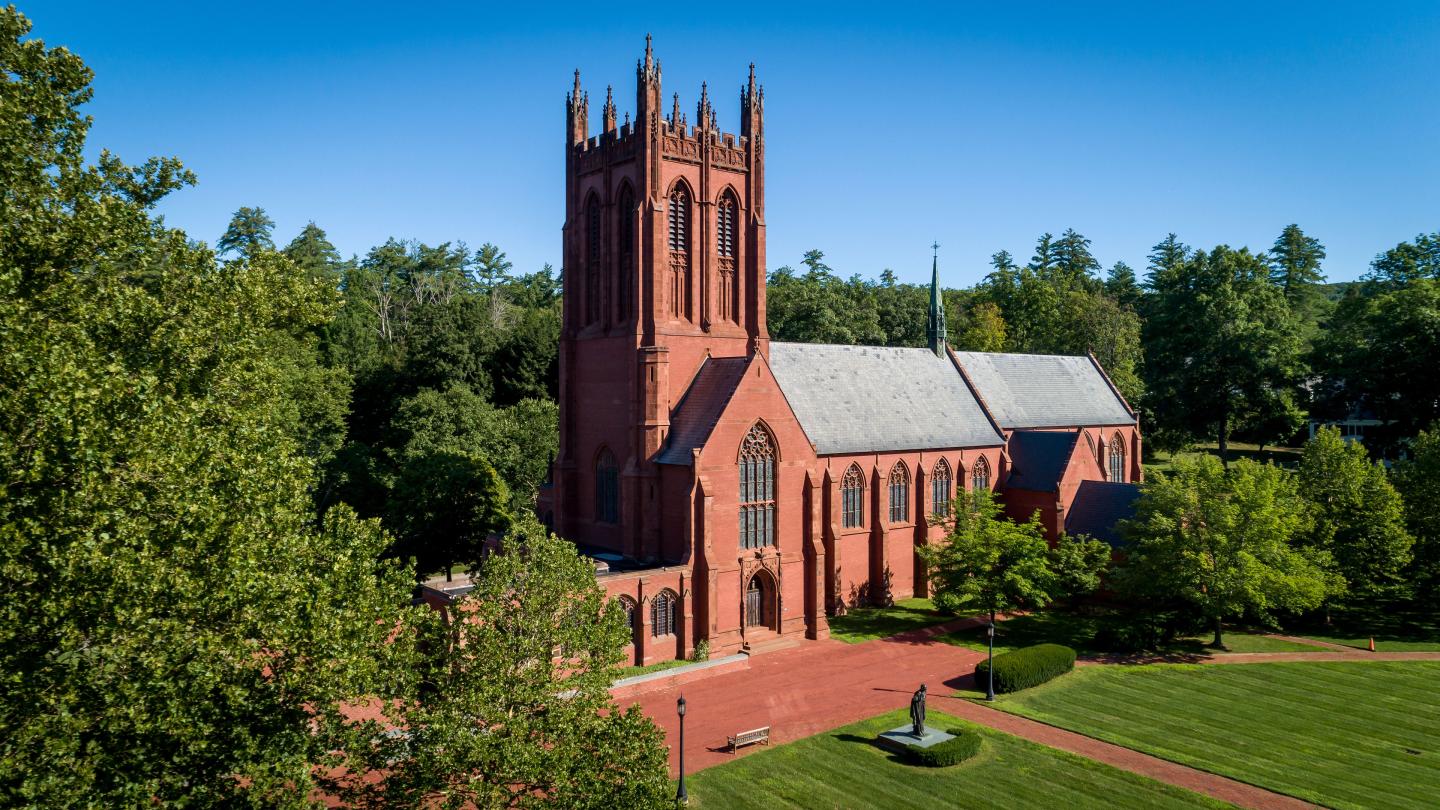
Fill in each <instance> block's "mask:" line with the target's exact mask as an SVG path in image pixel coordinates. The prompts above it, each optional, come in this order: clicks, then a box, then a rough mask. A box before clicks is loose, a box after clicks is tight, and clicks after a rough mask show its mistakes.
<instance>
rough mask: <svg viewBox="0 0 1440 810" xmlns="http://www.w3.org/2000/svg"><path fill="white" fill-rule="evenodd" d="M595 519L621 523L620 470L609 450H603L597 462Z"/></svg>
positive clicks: (602, 521) (603, 521)
mask: <svg viewBox="0 0 1440 810" xmlns="http://www.w3.org/2000/svg"><path fill="white" fill-rule="evenodd" d="M595 519H596V520H597V521H599V522H601V523H618V522H619V521H620V469H619V468H618V467H616V466H615V456H614V454H612V453H611V452H610V451H609V450H602V451H601V452H600V458H599V459H598V460H597V461H596V462H595Z"/></svg>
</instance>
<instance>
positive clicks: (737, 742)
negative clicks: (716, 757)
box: [725, 726, 770, 754]
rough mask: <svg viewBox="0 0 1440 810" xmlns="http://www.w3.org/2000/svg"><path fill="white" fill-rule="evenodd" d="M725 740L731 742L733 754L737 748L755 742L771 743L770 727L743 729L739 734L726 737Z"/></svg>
mask: <svg viewBox="0 0 1440 810" xmlns="http://www.w3.org/2000/svg"><path fill="white" fill-rule="evenodd" d="M725 740H726V741H727V742H729V743H730V753H732V754H733V753H735V749H737V748H740V747H742V746H746V745H754V744H755V743H764V744H765V745H769V744H770V727H769V726H765V727H764V728H752V729H750V730H749V731H742V732H740V733H739V734H735V735H733V736H730V737H726V738H725Z"/></svg>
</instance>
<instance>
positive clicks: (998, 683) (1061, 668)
mask: <svg viewBox="0 0 1440 810" xmlns="http://www.w3.org/2000/svg"><path fill="white" fill-rule="evenodd" d="M989 663H990V662H989V661H981V662H980V663H979V664H977V665H976V666H975V685H976V686H978V687H980V688H981V689H984V688H985V682H986V679H987V678H988V677H989V670H990V667H989ZM1074 668H1075V651H1074V650H1072V649H1070V648H1069V647H1064V646H1061V645H1059V644H1036V645H1035V646H1033V647H1022V648H1020V649H1018V650H1012V651H1011V652H1008V653H1001V654H1000V655H997V656H995V691H996V692H1018V691H1020V690H1021V689H1029V688H1030V687H1032V686H1039V685H1040V684H1042V683H1045V682H1046V681H1048V680H1050V679H1051V678H1055V677H1058V676H1060V675H1064V674H1065V673H1067V672H1069V671H1070V670H1072V669H1074Z"/></svg>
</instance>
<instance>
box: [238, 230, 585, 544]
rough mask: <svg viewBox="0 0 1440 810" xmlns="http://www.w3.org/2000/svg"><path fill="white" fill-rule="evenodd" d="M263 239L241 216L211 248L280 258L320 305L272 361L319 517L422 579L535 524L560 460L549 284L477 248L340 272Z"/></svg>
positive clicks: (371, 255)
mask: <svg viewBox="0 0 1440 810" xmlns="http://www.w3.org/2000/svg"><path fill="white" fill-rule="evenodd" d="M273 231H274V223H273V222H272V221H271V220H270V218H269V217H268V216H267V215H266V213H265V211H264V209H262V208H249V207H247V208H241V209H240V210H239V211H237V212H236V213H235V216H234V217H233V218H232V220H231V222H230V225H229V227H228V228H227V229H226V231H225V233H224V234H223V235H222V236H221V237H220V239H219V240H218V241H217V242H216V247H217V249H218V250H219V251H221V255H222V256H224V257H228V258H229V261H231V262H232V263H237V264H241V265H244V264H247V263H253V262H256V261H259V260H262V259H263V258H264V257H266V256H268V255H277V254H278V255H279V256H283V257H286V258H288V259H290V260H291V261H293V262H294V263H295V264H296V265H297V267H298V268H299V269H300V270H301V271H302V272H303V274H304V276H305V277H306V278H307V279H308V280H309V281H310V282H312V283H313V284H315V285H316V286H318V287H319V288H320V289H321V290H323V291H324V293H325V294H326V295H327V296H329V297H330V298H331V299H332V300H331V301H330V304H331V306H332V311H331V317H330V318H329V319H328V320H327V321H326V322H325V323H323V324H321V325H319V326H317V327H314V328H309V329H305V330H303V331H298V332H292V333H287V334H285V335H284V337H283V338H277V340H278V341H279V342H280V343H281V344H282V345H277V346H276V350H275V355H276V357H277V358H279V359H282V360H284V361H285V362H286V363H287V367H288V368H289V370H290V372H291V373H290V375H289V384H290V387H289V391H288V396H287V397H286V402H287V406H288V407H289V408H290V409H291V410H292V412H293V414H292V415H293V424H294V427H295V431H296V439H297V442H298V444H299V446H300V447H301V448H302V449H303V450H304V452H305V453H306V454H307V455H308V456H309V457H310V458H311V459H312V460H313V462H314V463H315V465H316V467H317V469H318V470H319V471H320V477H319V482H318V485H317V487H316V492H315V501H316V509H317V511H318V512H321V513H323V512H324V511H325V510H326V509H328V508H329V507H331V506H333V505H335V504H338V503H345V504H349V505H350V506H351V507H353V508H354V509H355V510H356V511H357V512H359V514H360V515H361V516H362V517H377V518H380V519H381V521H382V522H383V523H384V525H385V527H386V528H387V529H388V530H389V531H390V532H391V533H392V534H393V535H394V536H395V537H396V538H397V547H396V548H395V549H393V551H394V552H395V553H398V554H402V555H407V556H414V557H416V558H417V559H418V560H419V564H420V570H421V571H433V570H436V569H437V568H439V567H441V566H444V565H447V564H449V563H452V562H456V561H463V560H466V559H469V558H470V557H471V552H472V551H473V549H474V548H475V547H476V544H478V543H480V542H483V540H484V538H485V536H486V535H487V534H488V533H490V532H492V531H499V530H503V529H504V528H505V526H506V525H507V524H508V522H509V520H510V519H511V518H512V517H513V516H514V515H517V514H520V513H523V512H527V511H531V510H532V508H533V505H534V499H535V495H536V492H537V491H538V488H539V485H540V482H541V481H542V480H543V479H544V477H545V474H546V468H547V465H548V464H549V461H550V459H551V458H552V457H553V456H554V453H555V451H556V448H557V445H558V410H557V408H556V405H555V395H556V385H557V379H558V375H557V369H556V363H557V352H558V336H559V329H560V280H559V278H557V277H556V274H555V273H554V271H553V270H551V268H550V267H548V266H546V267H545V268H543V269H541V270H540V271H538V272H534V273H525V274H515V273H513V272H512V269H513V268H512V265H511V263H510V262H509V260H508V259H507V258H506V256H505V254H504V253H503V252H502V251H501V250H500V249H499V248H497V247H495V246H494V245H492V244H488V243H487V244H484V245H482V246H481V247H480V248H479V249H478V250H473V251H472V250H470V249H469V248H467V247H466V246H465V245H464V244H451V243H445V244H441V245H435V246H431V245H424V244H420V243H416V242H402V241H399V240H396V239H390V240H388V241H386V242H385V243H384V244H381V245H379V246H377V247H375V248H372V249H371V250H370V251H369V252H368V253H367V254H366V255H365V256H364V257H363V258H361V257H352V258H351V259H348V260H342V259H341V258H340V256H339V254H338V252H337V251H336V249H335V247H334V245H332V244H331V243H330V241H329V240H328V239H327V238H326V236H325V232H324V231H323V230H322V229H321V228H319V227H318V226H317V225H315V223H313V222H311V223H309V224H307V225H306V226H305V227H304V229H302V230H301V232H300V233H299V234H298V235H296V236H295V238H294V239H292V240H291V241H290V242H289V243H288V244H287V245H285V247H283V248H278V249H277V247H276V245H275V243H274V241H273V238H272V233H273Z"/></svg>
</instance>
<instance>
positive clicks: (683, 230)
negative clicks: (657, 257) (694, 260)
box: [670, 186, 690, 253]
mask: <svg viewBox="0 0 1440 810" xmlns="http://www.w3.org/2000/svg"><path fill="white" fill-rule="evenodd" d="M689 217H690V194H689V193H688V192H687V191H686V190H685V187H684V186H676V187H675V190H674V191H671V192H670V249H671V250H673V251H676V252H678V253H684V252H688V251H689V250H690V229H689V227H688V225H689V222H688V219H689Z"/></svg>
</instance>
